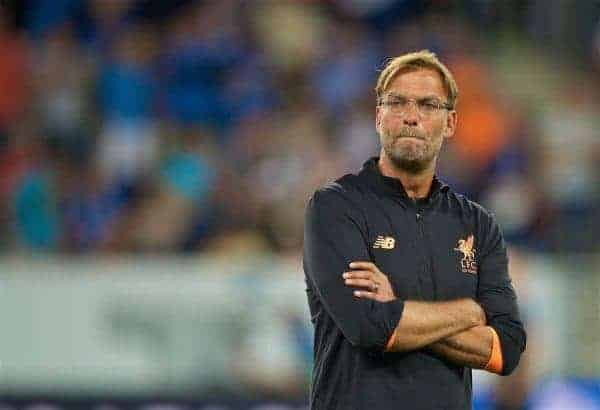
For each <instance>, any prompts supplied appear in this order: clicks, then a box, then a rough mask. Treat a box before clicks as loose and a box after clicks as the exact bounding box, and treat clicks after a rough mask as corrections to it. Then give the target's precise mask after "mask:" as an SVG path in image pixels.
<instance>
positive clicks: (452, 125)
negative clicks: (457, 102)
mask: <svg viewBox="0 0 600 410" xmlns="http://www.w3.org/2000/svg"><path fill="white" fill-rule="evenodd" d="M457 123H458V114H457V113H456V110H452V111H448V116H447V117H446V127H445V130H444V138H452V137H453V136H454V133H455V132H456V125H457Z"/></svg>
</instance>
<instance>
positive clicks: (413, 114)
mask: <svg viewBox="0 0 600 410" xmlns="http://www.w3.org/2000/svg"><path fill="white" fill-rule="evenodd" d="M402 122H404V124H405V125H409V126H411V127H414V126H416V125H417V124H418V123H419V113H418V112H417V109H416V108H414V107H410V106H409V107H407V109H406V111H405V112H404V115H403V116H402Z"/></svg>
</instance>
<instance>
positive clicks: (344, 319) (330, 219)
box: [303, 191, 404, 350]
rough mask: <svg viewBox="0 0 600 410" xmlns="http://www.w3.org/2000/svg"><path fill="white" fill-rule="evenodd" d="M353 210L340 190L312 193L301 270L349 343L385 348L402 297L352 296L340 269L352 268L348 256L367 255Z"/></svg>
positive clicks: (401, 306) (362, 229)
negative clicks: (361, 297)
mask: <svg viewBox="0 0 600 410" xmlns="http://www.w3.org/2000/svg"><path fill="white" fill-rule="evenodd" d="M357 211H358V209H356V208H355V207H353V206H352V204H351V203H350V202H349V201H348V200H347V199H346V198H344V197H343V196H342V195H341V194H340V193H337V192H335V191H317V192H316V193H315V195H314V196H313V197H312V198H311V200H310V201H309V204H308V207H307V210H306V220H305V226H304V259H303V263H304V271H305V273H306V276H307V279H308V280H310V281H311V282H312V285H313V286H314V288H315V291H316V294H317V295H318V297H319V300H320V301H321V303H322V305H323V307H324V309H325V310H326V312H327V313H328V314H329V315H330V316H331V318H332V319H333V321H334V322H335V324H336V326H337V327H338V328H339V329H340V330H341V332H342V334H343V335H344V337H345V338H346V339H347V340H348V341H349V342H350V343H351V344H352V345H353V346H357V347H361V348H365V349H369V350H383V349H384V348H385V345H386V343H387V341H388V339H389V338H390V336H391V335H392V333H393V332H394V330H395V328H396V326H397V324H398V322H399V320H400V317H401V315H402V311H403V309H404V302H403V301H401V300H400V299H396V300H394V301H392V302H387V303H381V302H376V301H373V300H368V299H359V298H356V297H354V296H353V290H354V289H353V288H351V287H348V286H346V285H345V284H344V279H343V278H342V274H343V273H344V272H346V271H348V270H349V269H350V268H349V266H348V265H349V263H350V262H353V261H359V260H362V261H369V260H371V258H370V256H369V252H368V245H367V240H366V237H367V236H366V234H365V231H366V224H365V223H364V222H365V221H364V218H361V217H360V216H361V214H360V212H357ZM361 219H362V221H361Z"/></svg>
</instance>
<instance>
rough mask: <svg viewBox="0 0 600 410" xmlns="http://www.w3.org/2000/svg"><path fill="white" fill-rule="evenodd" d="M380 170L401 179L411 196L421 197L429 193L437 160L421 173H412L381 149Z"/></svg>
mask: <svg viewBox="0 0 600 410" xmlns="http://www.w3.org/2000/svg"><path fill="white" fill-rule="evenodd" d="M379 170H380V171H381V174H382V175H385V176H386V177H391V178H395V179H397V180H399V181H400V182H401V183H402V186H403V187H404V190H405V191H406V194H407V195H408V197H409V198H412V199H419V198H425V197H427V195H429V191H430V190H431V185H432V183H433V174H434V173H435V160H433V161H432V162H431V165H430V166H428V167H427V168H426V169H424V170H423V171H421V172H419V173H416V174H415V173H411V172H408V171H406V170H403V169H400V168H398V167H397V166H396V165H394V163H393V162H392V161H391V160H390V159H389V158H388V157H387V156H386V155H385V152H383V150H381V155H380V157H379Z"/></svg>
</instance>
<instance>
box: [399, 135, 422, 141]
mask: <svg viewBox="0 0 600 410" xmlns="http://www.w3.org/2000/svg"><path fill="white" fill-rule="evenodd" d="M398 139H399V140H406V139H408V140H415V141H423V138H421V137H411V136H408V135H407V136H400V137H398Z"/></svg>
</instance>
